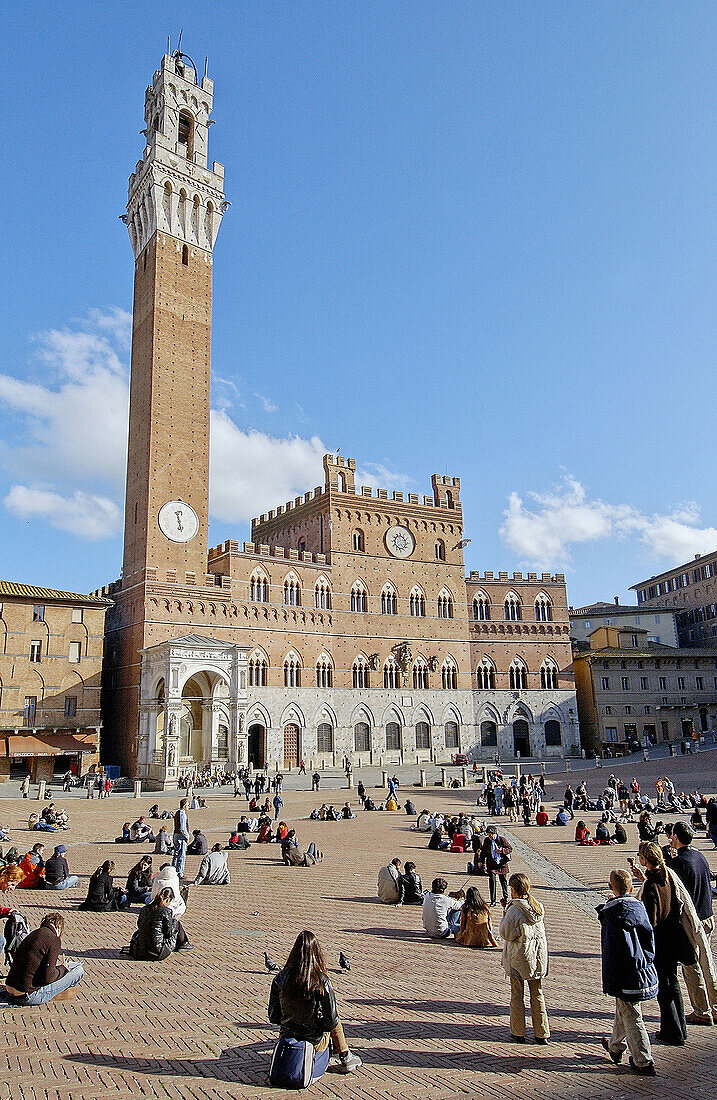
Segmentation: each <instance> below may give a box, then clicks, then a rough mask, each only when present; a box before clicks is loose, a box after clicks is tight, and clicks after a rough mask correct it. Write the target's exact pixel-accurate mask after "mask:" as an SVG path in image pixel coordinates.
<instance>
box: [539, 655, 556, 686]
mask: <svg viewBox="0 0 717 1100" xmlns="http://www.w3.org/2000/svg"><path fill="white" fill-rule="evenodd" d="M540 686H541V688H545V689H551V688H557V686H558V668H557V665H556V664H555V661H553V659H552V658H551V657H546V658H545V660H544V661H543V663H542V665H541V666H540Z"/></svg>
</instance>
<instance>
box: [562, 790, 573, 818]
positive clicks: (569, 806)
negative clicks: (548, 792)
mask: <svg viewBox="0 0 717 1100" xmlns="http://www.w3.org/2000/svg"><path fill="white" fill-rule="evenodd" d="M574 802H575V793H574V791H573V788H572V787H571V786H570V784H569V783H568V785H567V787H566V788H565V797H564V798H563V806H564V807H565V809H566V810H567V811H568V813H569V814H570V820H571V821H572V820H573V818H574V817H575V812H574V810H573V803H574Z"/></svg>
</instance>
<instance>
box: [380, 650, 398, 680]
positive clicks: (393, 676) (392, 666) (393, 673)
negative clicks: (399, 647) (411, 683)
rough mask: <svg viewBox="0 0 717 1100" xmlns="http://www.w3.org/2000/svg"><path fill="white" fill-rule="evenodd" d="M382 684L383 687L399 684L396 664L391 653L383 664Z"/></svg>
mask: <svg viewBox="0 0 717 1100" xmlns="http://www.w3.org/2000/svg"><path fill="white" fill-rule="evenodd" d="M383 686H384V687H385V688H397V687H398V686H399V672H398V665H397V664H396V658H395V657H394V656H393V654H391V656H390V657H387V658H386V663H385V665H384V666H383Z"/></svg>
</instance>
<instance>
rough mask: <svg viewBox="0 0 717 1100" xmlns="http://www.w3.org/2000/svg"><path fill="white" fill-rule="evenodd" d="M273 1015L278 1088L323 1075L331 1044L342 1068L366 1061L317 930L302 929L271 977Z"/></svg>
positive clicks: (272, 1074) (341, 1070)
mask: <svg viewBox="0 0 717 1100" xmlns="http://www.w3.org/2000/svg"><path fill="white" fill-rule="evenodd" d="M269 1020H270V1021H271V1023H272V1024H278V1025H279V1041H278V1043H277V1044H276V1046H275V1048H274V1053H273V1055H272V1059H271V1069H270V1071H269V1082H270V1084H272V1085H274V1086H275V1087H279V1088H297V1087H298V1088H307V1087H308V1086H309V1085H310V1084H311V1083H312V1082H313V1081H316V1080H318V1078H319V1077H321V1076H323V1074H324V1073H325V1072H326V1070H327V1069H328V1066H329V1058H330V1054H331V1049H332V1048H333V1050H334V1051H335V1053H336V1054H337V1055H338V1059H337V1062H336V1064H335V1067H334V1068H335V1069H336V1071H337V1072H338V1073H352V1072H353V1071H354V1070H356V1069H358V1068H359V1066H360V1065H361V1064H362V1063H361V1059H360V1058H359V1057H358V1056H357V1055H356V1054H352V1053H351V1051H350V1050H349V1047H348V1043H347V1042H346V1037H345V1035H344V1029H343V1027H342V1026H341V1021H340V1019H339V1014H338V1010H337V1008H336V997H335V995H334V990H333V986H332V984H331V981H330V979H329V976H328V967H327V965H326V962H325V960H324V955H323V952H322V950H321V947H320V946H319V941H318V940H317V939H316V936H315V935H314V934H313V932H308V931H304V932H300V933H299V935H298V936H297V937H296V941H295V943H294V946H293V947H292V949H291V952H290V954H289V957H288V959H287V960H286V963H285V965H284V967H283V969H282V970H281V971H280V972H279V973H278V974H277V975H276V977H275V978H274V980H273V982H272V983H271V993H270V994H269Z"/></svg>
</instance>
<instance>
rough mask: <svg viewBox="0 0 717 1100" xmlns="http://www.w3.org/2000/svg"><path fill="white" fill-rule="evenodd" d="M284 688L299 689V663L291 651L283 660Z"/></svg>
mask: <svg viewBox="0 0 717 1100" xmlns="http://www.w3.org/2000/svg"><path fill="white" fill-rule="evenodd" d="M284 687H288V688H295V687H301V661H300V660H299V658H298V656H297V655H296V653H294V652H293V651H292V652H290V653H287V655H286V657H285V658H284Z"/></svg>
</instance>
